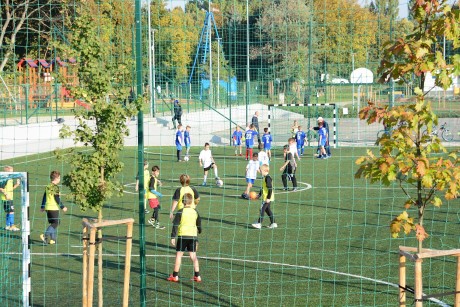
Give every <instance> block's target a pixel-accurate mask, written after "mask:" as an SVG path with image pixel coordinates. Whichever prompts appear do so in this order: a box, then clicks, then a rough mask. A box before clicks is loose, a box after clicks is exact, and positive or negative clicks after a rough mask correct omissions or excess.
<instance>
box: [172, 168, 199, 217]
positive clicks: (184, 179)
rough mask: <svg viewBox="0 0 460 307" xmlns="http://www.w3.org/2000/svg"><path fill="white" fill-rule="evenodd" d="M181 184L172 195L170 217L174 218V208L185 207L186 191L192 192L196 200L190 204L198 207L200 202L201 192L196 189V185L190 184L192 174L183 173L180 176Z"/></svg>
mask: <svg viewBox="0 0 460 307" xmlns="http://www.w3.org/2000/svg"><path fill="white" fill-rule="evenodd" d="M179 181H180V184H181V185H182V187H180V188H177V189H176V191H175V192H174V195H173V197H172V205H171V211H170V212H169V218H170V219H171V220H172V219H173V217H174V210H176V207H177V210H180V209H182V208H183V207H184V203H183V202H182V199H183V197H184V195H185V194H186V193H190V194H192V196H193V199H194V201H193V202H192V204H191V205H190V206H191V207H192V208H193V209H195V208H196V205H198V203H199V202H200V194H198V191H197V190H196V189H195V187H191V186H190V176H189V175H187V174H182V175H180V177H179Z"/></svg>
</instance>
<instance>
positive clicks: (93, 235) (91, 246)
mask: <svg viewBox="0 0 460 307" xmlns="http://www.w3.org/2000/svg"><path fill="white" fill-rule="evenodd" d="M96 231H97V228H91V232H90V236H89V263H88V303H87V304H88V307H92V306H93V290H94V258H95V257H94V256H95V253H96Z"/></svg>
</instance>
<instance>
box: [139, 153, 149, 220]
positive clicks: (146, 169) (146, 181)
mask: <svg viewBox="0 0 460 307" xmlns="http://www.w3.org/2000/svg"><path fill="white" fill-rule="evenodd" d="M143 175H144V213H145V214H148V213H149V212H150V211H149V210H147V192H148V187H149V181H150V172H149V162H147V161H144V173H143ZM138 191H139V174H138V175H137V176H136V192H138Z"/></svg>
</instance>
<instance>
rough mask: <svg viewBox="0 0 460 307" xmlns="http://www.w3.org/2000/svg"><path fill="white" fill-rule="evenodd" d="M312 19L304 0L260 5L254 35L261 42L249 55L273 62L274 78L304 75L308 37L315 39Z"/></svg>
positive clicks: (268, 63)
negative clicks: (255, 33)
mask: <svg viewBox="0 0 460 307" xmlns="http://www.w3.org/2000/svg"><path fill="white" fill-rule="evenodd" d="M311 21H312V17H311V11H310V9H309V8H308V7H307V6H306V4H305V2H304V1H299V0H280V1H277V2H272V3H271V4H270V5H266V6H264V7H262V9H261V12H260V17H259V19H258V20H257V23H256V28H257V35H256V37H257V38H258V39H259V41H261V42H262V43H261V44H260V45H259V46H255V47H253V48H252V49H251V51H250V55H251V58H252V59H259V60H261V61H262V63H265V64H267V65H273V66H274V76H275V77H277V78H280V79H291V78H293V79H297V80H299V79H305V78H306V77H307V75H308V73H307V72H308V71H307V69H308V61H307V60H306V59H307V58H308V52H309V51H308V47H309V40H313V39H314V37H312V36H311V34H312V33H313V31H310V27H311V26H312V23H311Z"/></svg>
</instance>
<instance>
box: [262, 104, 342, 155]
mask: <svg viewBox="0 0 460 307" xmlns="http://www.w3.org/2000/svg"><path fill="white" fill-rule="evenodd" d="M268 109H269V112H268V128H269V129H270V133H271V134H272V136H273V139H274V144H275V146H283V145H284V144H286V143H287V140H288V138H290V137H294V135H295V132H296V130H295V128H294V126H297V127H298V126H301V129H302V131H304V132H305V135H306V137H307V142H306V143H305V146H312V147H316V146H317V145H318V138H317V133H316V130H313V128H314V127H317V126H318V123H317V119H318V117H322V118H323V119H324V121H325V122H327V123H328V126H329V146H330V147H334V148H336V147H337V145H338V142H337V108H336V105H335V104H333V103H305V104H299V103H295V104H289V103H286V104H271V105H268Z"/></svg>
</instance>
